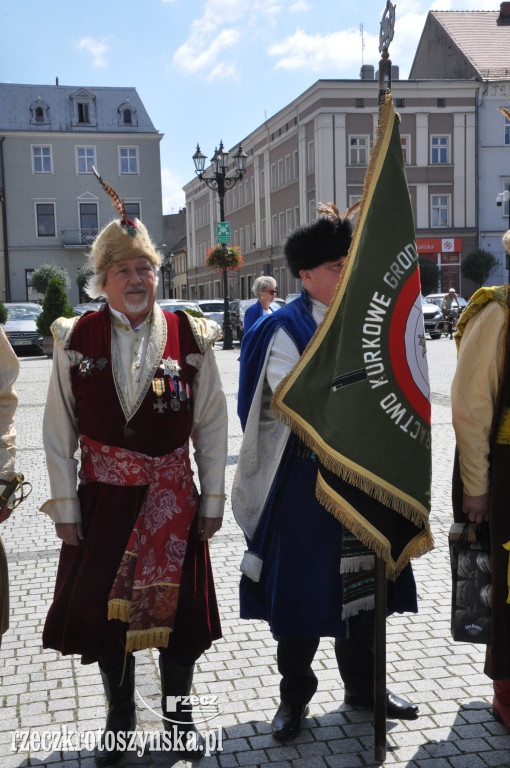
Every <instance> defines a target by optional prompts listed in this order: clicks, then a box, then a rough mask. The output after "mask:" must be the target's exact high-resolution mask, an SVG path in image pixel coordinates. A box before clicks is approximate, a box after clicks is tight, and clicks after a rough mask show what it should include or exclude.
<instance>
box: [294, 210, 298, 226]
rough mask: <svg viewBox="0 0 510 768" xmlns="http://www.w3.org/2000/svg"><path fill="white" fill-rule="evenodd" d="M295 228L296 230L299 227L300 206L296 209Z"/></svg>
mask: <svg viewBox="0 0 510 768" xmlns="http://www.w3.org/2000/svg"><path fill="white" fill-rule="evenodd" d="M294 227H295V228H296V229H297V228H298V227H299V205H296V207H295V208H294Z"/></svg>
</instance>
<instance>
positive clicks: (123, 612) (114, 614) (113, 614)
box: [108, 597, 131, 624]
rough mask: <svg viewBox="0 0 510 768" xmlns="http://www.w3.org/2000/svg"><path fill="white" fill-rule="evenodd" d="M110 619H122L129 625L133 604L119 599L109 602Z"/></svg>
mask: <svg viewBox="0 0 510 768" xmlns="http://www.w3.org/2000/svg"><path fill="white" fill-rule="evenodd" d="M108 619H120V620H121V621H125V622H126V624H129V622H130V621H131V603H130V602H129V600H121V599H120V598H118V597H115V598H113V599H112V600H108Z"/></svg>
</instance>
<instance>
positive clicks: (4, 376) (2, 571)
mask: <svg viewBox="0 0 510 768" xmlns="http://www.w3.org/2000/svg"><path fill="white" fill-rule="evenodd" d="M18 373H19V360H18V358H17V357H16V355H15V353H14V351H13V349H12V347H11V345H10V344H9V342H8V340H7V338H6V336H5V333H4V331H3V328H0V493H3V492H4V491H5V489H6V487H7V485H8V483H10V482H11V480H12V479H13V478H14V474H15V473H14V459H15V456H16V449H15V440H16V432H15V430H14V427H13V420H14V412H15V410H16V405H17V403H18V398H17V396H16V393H15V391H14V388H13V385H14V382H15V381H16V379H17V377H18ZM11 512H12V506H11V502H10V500H8V501H7V504H1V503H0V523H4V522H5V521H6V520H8V519H9V517H10V515H11ZM8 628H9V580H8V572H7V557H6V555H5V550H4V547H3V544H2V540H1V539H0V643H1V639H2V635H3V634H4V632H6V631H7V629H8Z"/></svg>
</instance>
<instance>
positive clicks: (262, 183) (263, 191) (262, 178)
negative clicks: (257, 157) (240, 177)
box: [259, 170, 266, 197]
mask: <svg viewBox="0 0 510 768" xmlns="http://www.w3.org/2000/svg"><path fill="white" fill-rule="evenodd" d="M259 178H260V190H259V192H260V197H264V196H265V194H266V187H265V183H266V182H265V173H264V171H263V170H262V171H261V172H260V177H259Z"/></svg>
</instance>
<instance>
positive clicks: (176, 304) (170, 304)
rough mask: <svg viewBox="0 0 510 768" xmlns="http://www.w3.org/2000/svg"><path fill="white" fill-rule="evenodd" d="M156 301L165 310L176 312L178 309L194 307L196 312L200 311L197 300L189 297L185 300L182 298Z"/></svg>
mask: <svg viewBox="0 0 510 768" xmlns="http://www.w3.org/2000/svg"><path fill="white" fill-rule="evenodd" d="M157 303H158V304H159V306H160V307H161V309H164V310H165V311H166V312H177V310H178V309H194V310H195V311H196V312H200V311H201V310H200V307H199V306H198V302H197V301H193V300H192V299H190V300H189V301H185V300H184V299H157Z"/></svg>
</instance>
